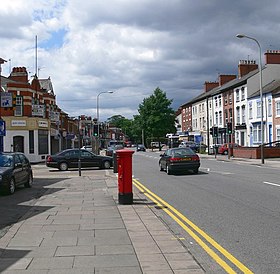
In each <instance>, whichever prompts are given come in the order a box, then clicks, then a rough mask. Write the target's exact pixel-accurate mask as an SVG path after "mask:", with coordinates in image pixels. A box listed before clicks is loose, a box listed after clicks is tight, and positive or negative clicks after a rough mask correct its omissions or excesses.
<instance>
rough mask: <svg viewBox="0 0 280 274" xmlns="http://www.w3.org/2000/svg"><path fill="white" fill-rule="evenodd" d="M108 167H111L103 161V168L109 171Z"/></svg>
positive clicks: (108, 162)
mask: <svg viewBox="0 0 280 274" xmlns="http://www.w3.org/2000/svg"><path fill="white" fill-rule="evenodd" d="M110 167H111V163H110V161H104V162H103V168H105V169H109V168H110Z"/></svg>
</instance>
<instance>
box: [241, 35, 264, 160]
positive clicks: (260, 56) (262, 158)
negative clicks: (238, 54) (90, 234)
mask: <svg viewBox="0 0 280 274" xmlns="http://www.w3.org/2000/svg"><path fill="white" fill-rule="evenodd" d="M236 37H237V38H247V39H250V40H253V41H255V42H256V43H257V45H258V47H259V76H260V100H261V163H262V164H264V151H263V149H264V126H263V91H262V86H263V85H262V50H261V45H260V43H259V41H258V40H257V39H255V38H253V37H250V36H247V35H245V34H237V35H236Z"/></svg>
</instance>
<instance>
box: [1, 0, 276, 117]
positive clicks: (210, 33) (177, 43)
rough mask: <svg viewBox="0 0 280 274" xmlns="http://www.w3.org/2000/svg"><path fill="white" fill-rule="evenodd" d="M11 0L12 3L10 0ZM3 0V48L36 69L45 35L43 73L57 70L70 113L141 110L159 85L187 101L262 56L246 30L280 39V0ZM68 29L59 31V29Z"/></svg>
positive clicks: (266, 43) (269, 42)
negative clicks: (206, 85)
mask: <svg viewBox="0 0 280 274" xmlns="http://www.w3.org/2000/svg"><path fill="white" fill-rule="evenodd" d="M2 2H3V3H2ZM2 2H1V7H0V10H1V16H0V23H1V24H0V35H1V43H0V51H1V56H0V57H2V58H4V59H6V60H8V59H11V61H10V62H9V63H7V64H6V65H5V66H3V67H2V70H3V71H2V74H3V75H5V76H8V74H9V69H10V68H9V67H10V66H11V67H13V66H26V67H27V68H28V70H29V71H30V72H31V73H30V77H31V76H32V74H34V72H35V69H34V63H35V62H34V58H35V56H34V39H35V35H38V64H39V68H41V69H40V71H39V73H40V74H39V77H40V78H47V77H49V76H50V77H51V79H52V82H53V85H54V89H55V93H56V95H57V103H58V105H59V106H60V107H61V108H62V109H63V110H64V111H65V112H68V113H69V114H70V116H74V115H78V114H87V115H91V116H95V114H96V96H97V94H98V93H99V92H101V91H107V90H113V91H114V93H113V94H104V95H102V97H100V117H101V119H103V120H104V119H106V118H108V117H110V116H112V115H115V114H121V115H123V116H125V117H127V118H132V117H133V115H135V114H137V109H138V105H139V104H140V103H141V102H142V101H143V99H144V98H145V97H147V96H149V95H151V94H152V92H153V90H154V89H155V88H156V87H160V88H161V89H162V90H164V91H165V92H166V93H167V97H168V98H169V99H173V107H174V108H175V109H177V108H178V107H179V106H180V105H181V104H183V103H184V102H186V101H188V100H190V99H192V98H193V97H194V96H196V95H198V94H199V93H200V92H202V90H203V84H204V82H205V81H215V80H216V79H217V78H218V75H219V74H237V65H238V61H239V60H241V59H248V58H249V59H254V60H258V48H257V47H256V45H254V43H252V42H250V41H245V39H244V40H239V39H237V38H236V37H235V35H236V34H237V33H246V34H247V35H250V36H253V37H256V38H257V39H258V40H259V41H260V43H261V45H262V49H263V51H265V50H266V49H280V38H279V35H278V30H279V24H280V20H279V12H280V5H279V4H278V1H274V0H272V1H270V2H269V3H265V2H263V1H239V0H238V1H234V2H232V1H195V2H194V1H189V0H181V1H179V0H173V1H165V0H164V1H155V0H144V1H134V0H132V1H131V0H126V1H125V0H110V1H106V0H103V1H98V0H95V1H90V0H88V1H82V2H81V1H76V0H69V1H59V5H58V4H57V1H54V0H53V1H51V0H45V1H35V0H27V1H21V0H18V1H12V2H13V3H10V2H11V1H8V0H4V1H2ZM61 30H63V31H61ZM58 31H60V32H59V33H61V34H65V36H64V37H60V39H59V41H57V43H56V41H55V40H54V39H51V37H52V35H54V33H57V32H58Z"/></svg>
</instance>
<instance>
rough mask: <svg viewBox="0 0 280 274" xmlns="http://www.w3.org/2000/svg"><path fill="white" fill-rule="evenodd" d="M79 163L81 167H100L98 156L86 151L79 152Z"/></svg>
mask: <svg viewBox="0 0 280 274" xmlns="http://www.w3.org/2000/svg"><path fill="white" fill-rule="evenodd" d="M81 162H82V166H83V167H99V166H100V165H101V161H100V159H99V158H98V156H95V155H94V154H92V153H90V152H89V151H86V150H83V151H81Z"/></svg>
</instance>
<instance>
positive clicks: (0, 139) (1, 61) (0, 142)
mask: <svg viewBox="0 0 280 274" xmlns="http://www.w3.org/2000/svg"><path fill="white" fill-rule="evenodd" d="M5 62H7V61H6V60H4V59H3V58H1V57H0V92H2V75H1V73H2V65H3V64H4V63H5ZM0 123H1V127H4V128H5V122H4V121H3V120H2V113H1V106H0ZM3 133H4V132H3V131H1V135H0V151H1V152H2V151H3V150H4V149H3V143H4V142H3Z"/></svg>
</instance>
